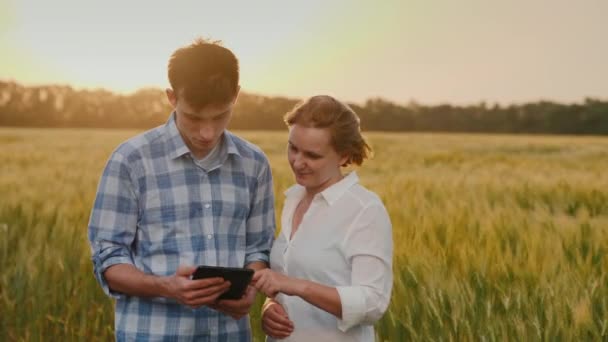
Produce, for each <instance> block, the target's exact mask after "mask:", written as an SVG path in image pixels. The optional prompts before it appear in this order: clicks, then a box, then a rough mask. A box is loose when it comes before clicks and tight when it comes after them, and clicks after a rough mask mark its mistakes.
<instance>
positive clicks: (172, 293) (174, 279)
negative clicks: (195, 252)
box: [165, 266, 230, 309]
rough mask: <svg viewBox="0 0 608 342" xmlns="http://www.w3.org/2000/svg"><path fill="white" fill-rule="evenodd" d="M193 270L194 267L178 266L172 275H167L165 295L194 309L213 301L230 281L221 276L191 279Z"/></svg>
mask: <svg viewBox="0 0 608 342" xmlns="http://www.w3.org/2000/svg"><path fill="white" fill-rule="evenodd" d="M194 270H196V267H192V266H180V267H179V268H178V269H177V272H175V274H174V275H172V276H170V277H167V278H166V282H165V286H166V289H167V297H170V298H174V299H176V300H177V301H178V302H180V303H181V304H184V305H187V306H189V307H191V308H193V309H196V308H199V307H201V306H203V305H210V304H212V303H214V302H215V301H216V299H217V297H219V296H220V295H221V294H222V293H224V292H226V291H228V289H229V288H230V282H229V281H225V280H224V279H223V278H217V277H216V278H206V279H197V280H192V279H190V276H191V275H192V273H193V272H194Z"/></svg>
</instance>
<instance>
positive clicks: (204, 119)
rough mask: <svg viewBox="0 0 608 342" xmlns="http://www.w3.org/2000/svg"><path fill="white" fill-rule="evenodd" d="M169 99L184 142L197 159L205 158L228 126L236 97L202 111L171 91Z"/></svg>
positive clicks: (168, 92)
mask: <svg viewBox="0 0 608 342" xmlns="http://www.w3.org/2000/svg"><path fill="white" fill-rule="evenodd" d="M237 94H238V93H237ZM167 97H168V98H169V102H170V103H171V104H172V105H173V107H174V109H175V119H176V124H177V129H178V130H179V133H180V135H181V136H182V138H183V139H184V142H185V143H186V145H187V146H188V148H189V149H190V151H191V152H192V154H193V155H194V156H195V157H196V158H197V159H201V158H203V157H205V156H206V155H207V154H208V153H209V152H210V151H211V150H212V149H213V148H214V147H215V146H216V145H217V144H218V142H219V141H220V139H221V137H222V134H223V133H224V130H225V129H226V127H227V126H228V123H229V122H230V118H231V117H232V110H233V108H234V104H235V102H236V96H235V98H234V100H233V101H230V102H228V103H226V104H223V105H209V106H205V107H203V108H202V109H200V110H196V109H194V108H192V107H191V106H190V105H189V104H188V103H187V102H186V101H185V100H184V99H183V98H181V97H178V96H176V94H175V93H173V92H172V91H171V90H167Z"/></svg>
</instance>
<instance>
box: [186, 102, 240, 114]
mask: <svg viewBox="0 0 608 342" xmlns="http://www.w3.org/2000/svg"><path fill="white" fill-rule="evenodd" d="M178 106H179V107H180V109H181V111H182V112H184V113H186V114H189V115H194V116H198V117H214V116H218V115H222V114H225V113H227V112H230V111H231V110H232V108H233V107H234V104H233V103H232V102H228V103H224V104H208V105H206V106H204V107H202V108H195V107H194V106H191V105H189V104H188V102H187V101H181V103H178Z"/></svg>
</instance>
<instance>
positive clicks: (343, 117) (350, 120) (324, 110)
mask: <svg viewBox="0 0 608 342" xmlns="http://www.w3.org/2000/svg"><path fill="white" fill-rule="evenodd" d="M283 120H284V121H285V123H286V124H287V126H288V127H291V126H293V125H295V124H298V125H302V126H305V127H314V128H328V129H329V131H330V134H331V144H332V146H333V148H334V150H336V152H337V153H338V154H339V155H342V156H347V157H348V159H347V161H346V163H345V164H344V165H342V166H347V165H350V164H355V165H361V164H362V163H363V160H365V159H367V158H369V157H370V156H371V154H372V148H371V147H370V145H369V144H368V143H367V141H366V140H365V138H364V137H363V136H362V135H361V127H360V120H359V116H357V114H356V113H355V112H354V111H353V110H352V109H351V108H350V107H349V106H348V105H347V104H345V103H342V102H340V101H338V100H336V99H334V98H333V97H331V96H328V95H317V96H313V97H311V98H309V99H307V100H305V101H303V102H300V103H298V104H297V105H296V106H295V107H294V108H293V109H292V110H291V111H290V112H288V113H287V114H285V116H284V117H283Z"/></svg>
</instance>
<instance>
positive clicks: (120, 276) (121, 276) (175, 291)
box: [104, 264, 230, 308]
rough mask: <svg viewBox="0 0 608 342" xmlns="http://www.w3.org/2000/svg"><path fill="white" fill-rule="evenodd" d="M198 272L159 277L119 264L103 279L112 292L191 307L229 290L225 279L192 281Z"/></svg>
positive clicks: (182, 271)
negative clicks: (158, 299)
mask: <svg viewBox="0 0 608 342" xmlns="http://www.w3.org/2000/svg"><path fill="white" fill-rule="evenodd" d="M195 269H196V268H195V267H187V266H182V267H180V268H178V270H177V272H176V273H175V274H174V275H171V276H168V277H159V276H154V275H149V274H145V273H143V272H142V271H140V270H139V269H137V268H136V267H135V266H133V265H129V264H118V265H113V266H110V267H109V268H108V269H107V270H106V271H105V273H104V276H105V278H106V281H107V282H108V285H109V287H110V288H111V289H112V290H113V291H116V292H120V293H125V294H128V295H131V296H137V297H166V298H173V299H175V300H177V301H178V302H180V303H181V304H184V305H187V306H190V307H192V308H198V307H200V306H203V305H209V304H211V303H213V302H215V301H216V299H217V297H219V296H220V295H221V294H222V293H224V292H226V291H227V290H228V288H230V282H228V281H225V280H224V279H223V278H207V279H197V280H191V279H190V276H191V275H192V273H193V272H194V270H195Z"/></svg>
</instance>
